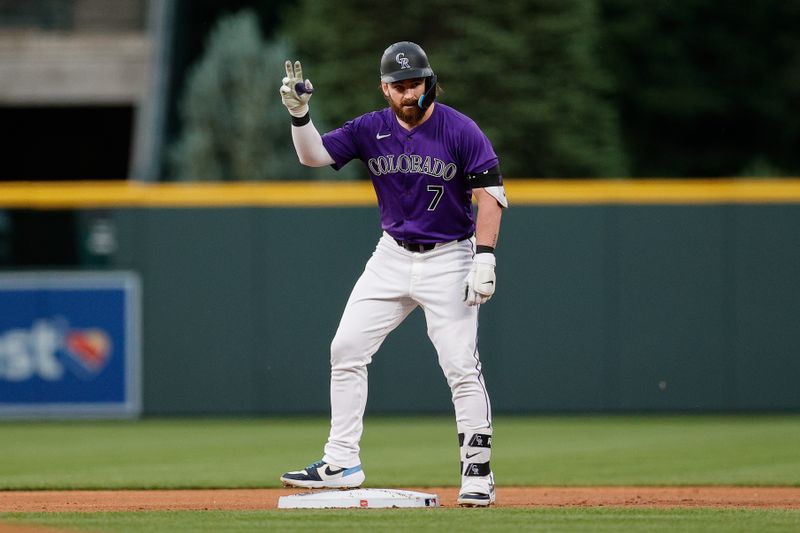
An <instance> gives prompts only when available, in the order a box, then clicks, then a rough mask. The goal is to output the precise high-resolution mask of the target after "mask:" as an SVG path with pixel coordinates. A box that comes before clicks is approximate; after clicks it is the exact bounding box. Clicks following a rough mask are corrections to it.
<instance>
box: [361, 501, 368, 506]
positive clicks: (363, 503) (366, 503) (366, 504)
mask: <svg viewBox="0 0 800 533" xmlns="http://www.w3.org/2000/svg"><path fill="white" fill-rule="evenodd" d="M359 505H361V507H367V506H369V502H368V501H367V500H361V502H359Z"/></svg>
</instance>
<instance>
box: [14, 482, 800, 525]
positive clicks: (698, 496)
mask: <svg viewBox="0 0 800 533" xmlns="http://www.w3.org/2000/svg"><path fill="white" fill-rule="evenodd" d="M410 490H420V491H425V492H433V493H436V494H438V495H439V498H440V501H441V504H442V506H444V507H455V506H456V497H457V496H458V494H457V489H456V488H454V487H447V488H444V487H410ZM299 492H302V491H300V490H296V489H294V490H293V489H219V490H92V491H84V490H70V491H6V492H2V491H0V512H69V511H72V512H93V511H159V510H264V509H276V508H277V503H278V498H279V497H280V496H285V495H288V494H297V493H299ZM497 506H498V507H517V508H524V507H529V508H534V507H641V508H647V507H649V508H674V507H716V508H719V507H742V508H761V509H800V487H719V486H710V487H501V488H499V489H498V490H497ZM0 531H3V530H2V529H0Z"/></svg>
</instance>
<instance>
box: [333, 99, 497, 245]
mask: <svg viewBox="0 0 800 533" xmlns="http://www.w3.org/2000/svg"><path fill="white" fill-rule="evenodd" d="M322 143H323V144H324V146H325V149H326V150H327V151H328V153H329V154H330V155H331V158H333V160H334V161H335V163H334V164H333V168H335V169H336V170H338V169H340V168H341V167H342V166H344V165H345V164H346V163H348V162H349V161H351V160H352V159H360V160H362V161H364V162H365V163H366V165H367V168H368V169H369V175H370V177H371V178H372V184H373V186H374V187H375V192H376V193H377V195H378V206H379V207H380V213H381V226H382V227H383V229H384V231H386V232H387V233H388V234H389V235H391V236H392V237H394V238H395V239H399V240H401V241H406V242H416V243H434V242H447V241H453V240H457V239H461V238H464V237H467V236H469V235H471V234H472V233H474V231H475V220H474V216H473V213H472V187H471V186H470V184H469V183H468V179H467V176H468V175H472V174H478V173H481V172H484V171H486V170H487V169H490V168H493V167H495V166H497V164H498V162H497V156H496V155H495V153H494V150H493V149H492V145H491V143H490V142H489V139H487V138H486V136H485V135H484V134H483V132H482V131H481V130H480V129H479V128H478V125H477V124H475V122H474V121H473V120H472V119H470V118H469V117H467V116H465V115H463V114H462V113H459V112H458V111H456V110H455V109H453V108H452V107H448V106H446V105H444V104H441V103H438V102H437V103H436V105H435V107H434V109H433V112H432V113H431V116H430V117H429V118H428V120H426V121H425V122H423V123H422V124H420V125H419V126H417V127H416V128H414V129H412V130H411V131H408V130H406V129H405V128H403V127H402V126H400V124H399V123H398V122H397V119H396V118H395V115H394V112H393V111H392V110H391V108H388V107H387V108H386V109H383V110H381V111H375V112H372V113H367V114H366V115H361V116H360V117H357V118H355V119H353V120H351V121H349V122H347V123H346V124H345V125H344V126H342V127H341V128H339V129H336V130H333V131H331V132H330V133H326V134H325V135H323V136H322Z"/></svg>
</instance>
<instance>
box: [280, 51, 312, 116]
mask: <svg viewBox="0 0 800 533" xmlns="http://www.w3.org/2000/svg"><path fill="white" fill-rule="evenodd" d="M280 92H281V100H283V105H285V106H286V109H288V110H289V114H291V115H292V116H293V117H302V116H305V114H306V113H308V101H309V100H310V99H311V94H312V93H313V92H314V86H313V85H311V81H309V80H304V79H303V67H302V66H301V65H300V62H299V61H295V62H294V65H292V62H291V61H286V77H285V78H283V81H282V83H281V88H280Z"/></svg>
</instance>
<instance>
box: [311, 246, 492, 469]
mask: <svg viewBox="0 0 800 533" xmlns="http://www.w3.org/2000/svg"><path fill="white" fill-rule="evenodd" d="M474 250H475V242H474V238H473V239H467V240H464V241H460V242H451V243H446V244H442V245H437V247H436V248H435V249H433V250H430V251H427V252H424V253H417V252H409V251H407V250H405V249H404V248H402V247H400V246H399V245H398V244H397V243H396V242H395V241H394V239H393V238H392V237H390V236H389V235H388V234H386V233H384V234H383V237H381V239H380V240H379V241H378V246H377V247H376V249H375V252H374V253H373V255H372V257H371V258H370V260H369V261H368V262H367V265H366V268H365V270H364V273H363V274H362V275H361V277H360V278H359V279H358V281H357V282H356V284H355V287H353V291H352V293H351V294H350V298H349V299H348V301H347V306H346V307H345V310H344V313H343V315H342V319H341V321H340V323H339V328H338V330H337V332H336V335H335V337H334V339H333V342H332V343H331V431H330V435H329V438H328V442H327V444H326V445H325V455H324V457H323V460H324V461H325V462H327V463H330V464H332V465H336V466H339V467H345V468H349V467H353V466H356V465H358V464H360V463H361V459H360V458H359V450H360V448H359V441H360V440H361V434H362V432H363V417H364V409H365V407H366V403H367V365H368V364H369V363H370V362H371V361H372V356H373V355H374V354H375V352H377V351H378V348H379V347H380V346H381V344H382V343H383V340H384V339H385V338H386V336H387V335H388V334H389V333H390V332H391V331H393V330H394V329H395V328H396V327H397V326H398V325H400V323H401V322H402V321H403V320H404V319H405V318H406V317H407V316H408V315H409V313H411V311H413V310H414V309H415V308H416V307H417V306H418V305H419V306H421V307H422V309H423V311H424V312H425V320H426V322H427V328H428V337H429V338H430V339H431V341H432V342H433V345H434V347H435V348H436V352H437V354H438V360H439V366H440V367H441V368H442V370H443V371H444V375H445V377H446V379H447V383H448V385H449V386H450V390H451V392H452V399H453V405H454V407H455V413H456V425H457V429H458V432H459V433H475V432H480V431H482V430H486V429H489V428H491V425H492V420H491V405H490V403H489V395H488V394H487V392H486V386H485V383H484V379H483V375H482V373H481V362H480V359H479V357H478V349H477V335H478V306H473V307H470V306H467V305H466V304H465V303H464V302H463V298H464V279H465V278H466V276H467V274H468V273H469V271H470V269H471V268H472V262H473V255H474Z"/></svg>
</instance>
